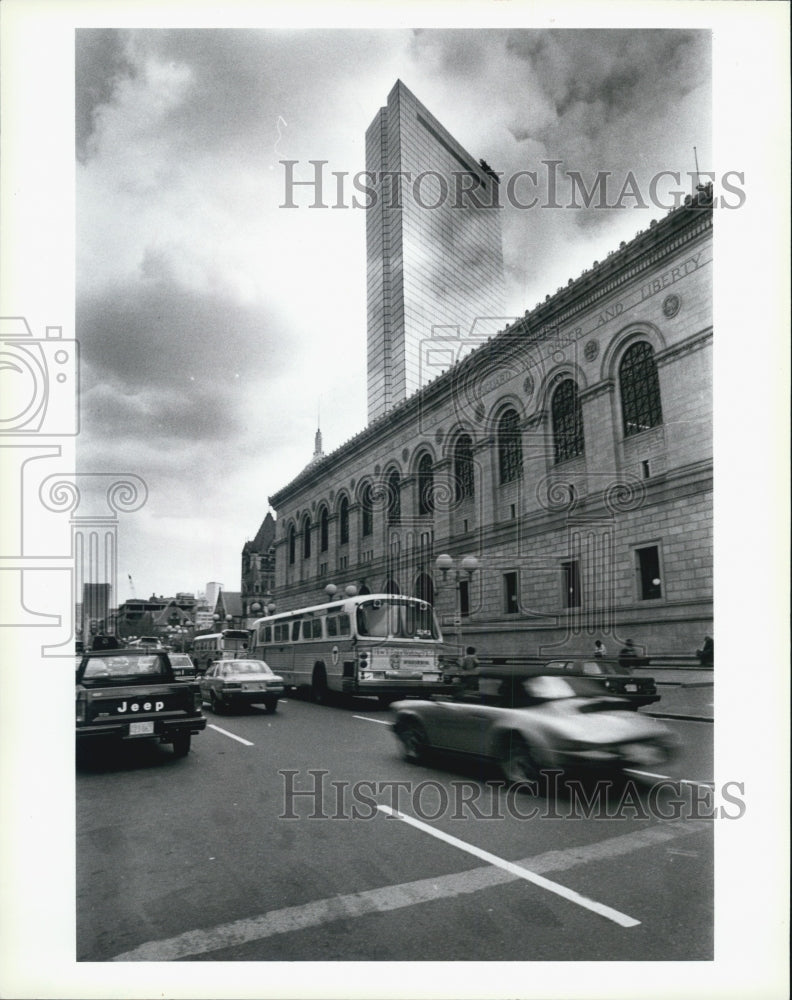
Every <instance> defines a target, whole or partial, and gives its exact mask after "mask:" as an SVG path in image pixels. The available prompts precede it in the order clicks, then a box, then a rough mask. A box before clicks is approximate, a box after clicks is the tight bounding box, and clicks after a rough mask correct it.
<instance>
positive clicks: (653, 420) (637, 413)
mask: <svg viewBox="0 0 792 1000" xmlns="http://www.w3.org/2000/svg"><path fill="white" fill-rule="evenodd" d="M619 389H620V392H621V406H622V419H623V421H624V436H625V437H630V436H631V435H632V434H640V433H641V431H646V430H649V429H650V428H651V427H657V426H658V425H659V424H662V422H663V409H662V406H661V403H660V380H659V378H658V376H657V364H656V362H655V358H654V351H653V350H652V345H651V344H648V343H647V342H646V341H640V342H639V343H637V344H633V345H632V347H630V348H628V350H627V351H626V352H625V354H624V357H623V358H622V360H621V364H620V365H619Z"/></svg>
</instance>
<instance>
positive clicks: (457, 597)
mask: <svg viewBox="0 0 792 1000" xmlns="http://www.w3.org/2000/svg"><path fill="white" fill-rule="evenodd" d="M435 566H436V567H437V569H438V570H439V571H440V573H441V574H442V579H443V583H447V582H448V576H449V573H450V574H452V576H451V580H452V582H453V585H454V640H455V642H456V646H457V651H458V655H459V656H460V657H461V656H462V653H463V650H462V610H463V607H462V605H463V602H462V586H463V584H464V585H465V586H467V584H468V583H469V582H470V580H472V578H473V574H474V573H475V572H476V570H477V569H478V568H479V561H478V559H477V558H476V557H475V556H462V558H461V560H460V562H459V565H457V564H456V562H455V561H454V559H453V557H452V556H450V555H448V554H447V553H442V554H441V555H439V556H438V557H437V559H436V560H435Z"/></svg>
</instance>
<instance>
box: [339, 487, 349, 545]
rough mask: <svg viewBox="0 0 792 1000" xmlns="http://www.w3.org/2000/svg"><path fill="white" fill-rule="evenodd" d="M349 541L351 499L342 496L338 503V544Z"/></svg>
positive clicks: (344, 543)
mask: <svg viewBox="0 0 792 1000" xmlns="http://www.w3.org/2000/svg"><path fill="white" fill-rule="evenodd" d="M348 543H349V500H348V499H347V498H346V497H341V503H340V504H339V505H338V544H339V545H347V544H348Z"/></svg>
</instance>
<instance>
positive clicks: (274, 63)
mask: <svg viewBox="0 0 792 1000" xmlns="http://www.w3.org/2000/svg"><path fill="white" fill-rule="evenodd" d="M710 45H711V38H710V33H709V32H708V31H684V30H651V31H634V30H632V31H617V30H604V31H600V30H570V31H533V30H525V31H500V30H497V31H496V30H484V29H474V30H420V31H413V30H410V29H405V30H371V31H356V30H346V29H343V30H304V31H286V30H278V31H274V30H273V31H267V30H260V31H259V30H211V29H209V30H93V29H91V30H81V31H78V32H77V33H76V88H77V89H76V98H77V99H76V119H75V122H76V152H77V173H76V199H77V204H76V207H77V216H76V217H77V247H76V279H77V303H76V304H77V313H76V318H77V322H76V336H77V339H78V340H79V341H80V347H81V365H82V370H81V389H80V405H81V432H80V436H79V440H78V468H79V470H80V471H113V470H118V471H126V472H134V473H137V474H138V475H140V476H142V477H143V478H144V479H145V481H146V483H147V485H148V488H149V497H148V501H147V503H146V505H145V506H144V507H143V509H141V510H140V511H139V512H137V513H135V514H132V515H128V516H124V517H122V524H121V535H120V540H119V563H118V569H119V584H120V586H119V595H118V598H119V601H123V600H124V599H126V598H128V597H129V596H132V591H131V589H130V587H129V579H128V578H129V576H131V577H132V580H133V581H134V588H135V593H136V595H137V596H138V597H147V596H148V595H149V594H151V593H153V592H155V593H157V594H164V595H170V594H173V593H175V592H176V591H193V592H196V591H199V590H202V589H203V588H204V587H205V584H206V583H207V581H210V580H217V581H220V582H222V583H223V584H224V585H225V587H226V588H227V589H229V590H238V589H239V587H240V553H241V549H242V546H243V545H244V543H245V541H246V540H248V539H251V538H252V537H253V536H254V535H255V533H256V531H257V529H258V527H259V525H260V523H261V521H262V519H263V517H264V516H265V514H266V512H267V510H268V504H267V498H268V496H269V495H270V494H272V493H274V492H276V491H277V490H278V489H280V488H281V487H282V486H284V485H285V484H286V483H288V482H289V481H290V480H291V479H292V478H293V477H294V476H295V475H296V474H297V473H298V472H299V471H300V470H301V469H302V468H303V467H304V466H305V465H306V464H307V462H308V461H309V460H310V458H311V455H312V451H313V443H314V432H315V430H316V426H317V419H319V420H320V423H321V429H322V434H323V438H324V450H325V452H330V451H332V450H334V449H335V448H337V447H338V446H340V445H341V444H343V443H344V441H346V440H347V439H348V438H349V437H351V436H352V435H353V434H355V433H357V432H358V431H359V430H361V429H362V428H363V427H364V426H365V423H366V371H365V358H366V294H365V289H366V258H365V211H364V210H363V209H361V208H358V209H355V208H347V209H332V208H329V207H328V208H327V209H324V210H322V209H310V208H308V205H309V204H310V203H311V201H312V197H311V194H310V192H309V191H308V190H307V189H297V190H296V193H295V195H294V201H295V202H296V204H297V205H298V206H299V207H298V208H296V209H288V208H283V207H281V206H282V205H283V203H284V202H285V201H286V198H285V173H284V168H283V167H282V166H281V165H280V163H279V161H280V160H286V159H288V160H297V161H299V165H298V166H297V167H296V168H295V175H296V176H297V177H299V178H300V179H308V178H310V177H311V176H312V175H313V173H312V168H311V167H310V165H309V163H308V161H309V160H326V161H328V163H327V167H326V168H325V170H326V175H325V176H326V178H327V187H326V194H325V201H326V202H327V203H328V205H330V204H333V203H334V202H335V188H334V182H333V178H332V177H331V176H330V171H346V172H348V173H349V175H354V174H355V173H357V172H358V171H361V170H363V169H364V168H365V151H364V134H365V130H366V128H367V126H368V125H369V123H370V122H371V120H372V118H373V117H374V115H375V114H376V112H377V110H378V109H379V108H380V107H381V106H382V105H384V104H385V102H386V99H387V95H388V92H389V91H390V89H391V87H392V86H393V84H394V82H395V81H396V80H397V79H401V80H403V82H404V83H405V84H406V85H407V86H408V87H409V88H410V89H411V90H412V91H413V93H414V94H415V95H416V97H417V98H418V99H419V100H420V101H421V102H422V103H423V104H425V105H426V107H427V108H428V109H429V110H430V111H431V112H432V113H433V114H434V115H435V116H436V117H437V118H438V119H439V120H440V121H441V122H442V123H443V124H444V125H445V126H446V127H447V128H448V129H449V131H450V132H451V133H452V134H453V135H454V136H455V137H456V138H457V139H458V140H459V142H460V143H461V144H462V145H463V146H464V147H465V148H466V149H467V150H468V151H469V152H470V153H471V154H472V156H473V157H474V158H476V159H479V158H483V159H485V160H486V161H487V162H488V163H489V164H490V165H491V166H492V167H493V168H494V169H495V170H498V171H502V172H503V173H504V175H505V177H506V178H508V177H510V176H512V175H514V174H515V173H516V172H517V171H521V170H535V171H537V172H538V175H539V188H540V189H541V186H542V178H543V177H544V176H545V175H546V173H547V169H546V168H544V167H543V166H542V162H543V161H545V160H558V161H561V165H560V166H559V168H558V170H559V171H560V172H562V175H563V174H565V173H566V172H568V171H579V172H580V173H581V174H582V175H583V177H584V179H585V180H586V182H587V184H588V185H589V186H590V184H591V183H592V182H593V180H594V178H595V177H596V175H597V173H598V172H599V171H610V172H611V173H612V178H613V181H612V187H611V188H610V189H609V197H608V200H609V203H613V202H615V201H616V200H617V199H618V196H619V193H620V191H621V190H622V186H623V183H624V182H625V181H626V179H627V177H628V174H629V172H630V171H632V173H633V175H634V176H635V178H636V180H637V181H638V183H639V185H640V190H641V193H642V196H643V198H644V200H645V201H647V202H648V201H649V184H650V180H651V178H652V177H653V176H654V175H656V174H657V173H659V172H660V171H663V170H670V171H676V172H679V173H681V174H682V175H683V179H684V181H685V183H684V185H683V186H684V188H685V189H686V190H689V188H690V184H691V181H690V179H689V178H688V177H687V176H686V174H687V172H689V171H692V170H693V169H694V163H695V161H694V152H693V149H694V147H696V149H697V152H698V162H699V165H700V167H701V169H702V170H711V169H713V163H712V144H711V99H712V95H711V59H710ZM346 183H347V188H346V190H345V200H346V203H347V204H349V203H351V197H352V194H353V193H355V192H354V191H353V190H352V187H351V183H350V182H349V180H348V179H347V182H346ZM504 183H505V181H504V182H503V183H502V189H503V185H504ZM676 187H677V186H676V185H675V184H673V183H672V182H669V181H666V182H665V183H664V184H661V185H660V188H659V189H658V190H659V194H660V195H661V196H662V197H663V198H667V197H668V193H669V191H671V190H673V189H676ZM517 192H518V196H519V197H520V198H524V199H525V200H528V197H529V195H530V194H532V193H535V194H540V195H541V194H542V191H541V190H536V191H534V192H529V190H528V188H524V189H523V188H518V189H517ZM669 203H670V202H669ZM635 205H636V200H635V199H634V198H631V197H627V198H625V199H622V204H621V207H619V208H613V209H610V210H608V209H594V208H592V209H589V210H584V209H582V208H579V209H568V208H567V209H558V208H542V207H541V205H540V206H536V207H534V208H532V209H530V210H520V209H517V208H513V207H508V206H507V207H506V208H505V209H504V210H503V216H502V218H503V248H504V260H505V267H506V278H507V304H506V306H507V310H506V311H507V314H514V315H517V314H522V313H523V312H524V311H525V310H526V309H531V308H533V307H534V305H535V304H536V303H537V302H538V301H541V300H543V299H544V297H545V295H546V294H548V293H551V294H552V293H554V292H555V291H556V289H557V288H558V287H560V286H561V285H565V284H566V283H567V280H568V279H569V278H571V277H577V276H578V275H579V274H580V273H581V271H582V270H583V269H584V268H587V267H590V266H591V264H592V262H593V261H594V260H595V259H602V258H604V256H605V255H606V254H607V252H608V251H609V250H613V249H616V248H617V247H618V245H619V242H620V241H621V240H625V239H630V238H632V237H633V236H634V235H635V234H636V232H638V231H639V230H640V229H642V228H645V227H646V226H648V225H649V222H650V220H651V219H652V218H660V217H662V215H663V214H664V211H665V210H664V209H663V208H658V207H656V206H654V205H651V204H649V205H648V207H647V208H645V209H641V208H637V207H635Z"/></svg>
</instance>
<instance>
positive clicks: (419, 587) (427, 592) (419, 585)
mask: <svg viewBox="0 0 792 1000" xmlns="http://www.w3.org/2000/svg"><path fill="white" fill-rule="evenodd" d="M414 594H415V596H416V597H417V598H419V600H421V601H426V603H427V604H434V583H433V581H432V578H431V576H429V574H428V573H421V574H419V576H418V578H417V579H416V581H415V590H414Z"/></svg>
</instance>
